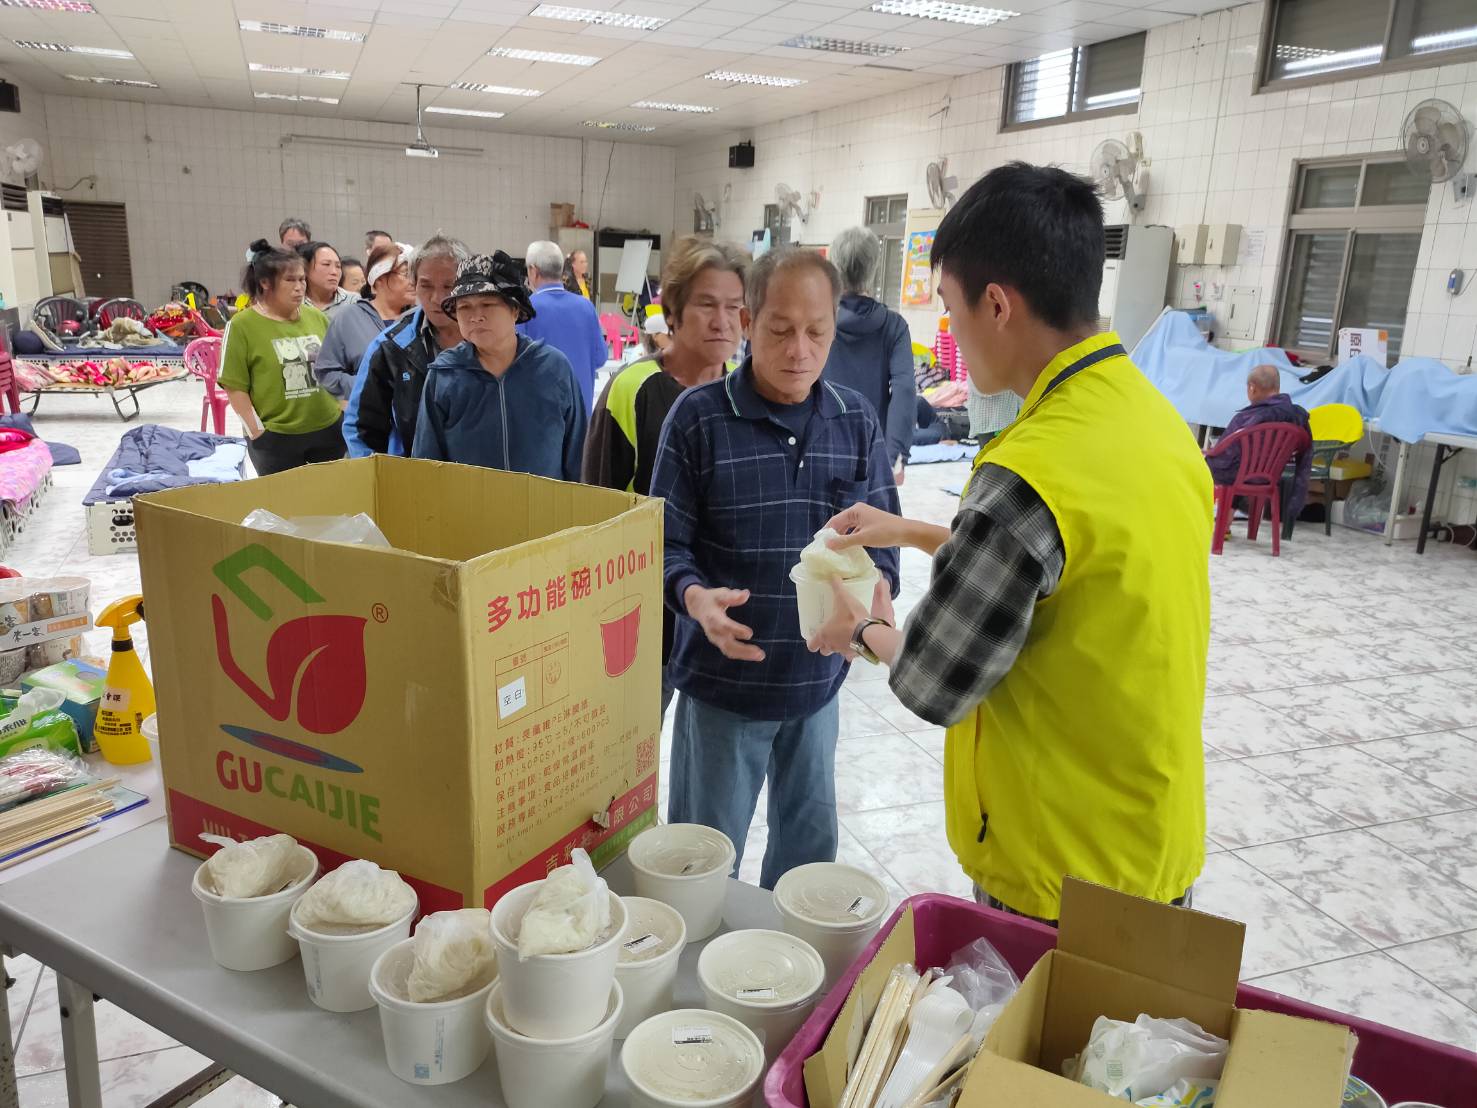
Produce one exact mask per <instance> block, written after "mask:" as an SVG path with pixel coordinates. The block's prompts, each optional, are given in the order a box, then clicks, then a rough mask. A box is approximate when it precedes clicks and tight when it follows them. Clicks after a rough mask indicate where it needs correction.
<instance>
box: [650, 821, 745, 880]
mask: <svg viewBox="0 0 1477 1108" xmlns="http://www.w3.org/2000/svg"><path fill="white" fill-rule="evenodd" d="M630 854H631V861H632V862H634V863H635V864H637V865H639V866H641V867H642V868H643V869H648V870H651V871H652V872H653V873H660V874H663V875H665V876H667V877H701V876H703V875H704V874H709V873H712V872H713V871H714V870H717V869H725V870H726V869H728V868H729V867H731V866H732V865H733V855H734V850H733V844H732V843H731V842H729V841H728V836H727V835H725V834H723V832H721V831H715V830H714V829H713V828H711V827H703V826H701V825H700V824H696V823H669V824H666V825H665V826H662V827H653V828H650V829H649V830H646V831H643V832H641V834H639V835H637V836H636V838H635V840H634V841H633V842H632V843H631V847H630Z"/></svg>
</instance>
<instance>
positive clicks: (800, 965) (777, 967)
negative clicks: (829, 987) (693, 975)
mask: <svg viewBox="0 0 1477 1108" xmlns="http://www.w3.org/2000/svg"><path fill="white" fill-rule="evenodd" d="M698 976H699V977H700V978H701V979H702V980H703V982H704V983H705V984H706V985H707V986H708V987H709V988H711V989H712V990H713V991H714V992H718V993H722V994H723V995H725V996H728V997H731V998H733V999H734V1000H736V1001H738V1002H739V1003H741V1004H753V1005H757V1006H759V1007H774V1006H779V1005H786V1004H794V1003H796V1002H797V1001H803V1000H807V999H809V998H810V997H812V996H814V995H815V993H816V991H817V990H819V989H820V987H821V984H822V983H823V982H824V981H825V977H826V964H825V963H824V962H822V961H821V956H820V955H819V954H817V953H816V952H815V948H814V947H813V946H811V945H810V944H809V943H807V942H806V941H805V940H804V939H797V938H796V937H795V936H794V935H787V934H785V933H784V932H783V931H757V930H756V931H730V932H729V933H728V934H726V935H720V936H719V937H718V938H716V939H714V940H713V941H712V942H710V943H709V944H708V945H707V947H706V948H705V949H704V950H703V953H702V956H701V957H700V958H699V959H698Z"/></svg>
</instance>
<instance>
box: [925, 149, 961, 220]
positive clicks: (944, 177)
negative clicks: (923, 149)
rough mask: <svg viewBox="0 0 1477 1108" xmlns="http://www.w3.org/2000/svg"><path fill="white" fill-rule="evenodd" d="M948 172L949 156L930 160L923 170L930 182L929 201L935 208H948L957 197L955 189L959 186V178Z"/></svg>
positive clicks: (926, 179)
mask: <svg viewBox="0 0 1477 1108" xmlns="http://www.w3.org/2000/svg"><path fill="white" fill-rule="evenodd" d="M948 173H949V159H948V158H940V159H939V160H938V161H936V162H929V163H928V166H927V168H926V169H924V171H923V178H924V180H925V181H927V182H928V202H929V203H930V204H932V205H933V206H934V207H935V208H939V209H943V208H948V207H950V206H951V205H952V204H953V203H954V201H955V199H956V197H955V195H954V190H955V189H957V188H958V187H959V178H958V177H950V176H948Z"/></svg>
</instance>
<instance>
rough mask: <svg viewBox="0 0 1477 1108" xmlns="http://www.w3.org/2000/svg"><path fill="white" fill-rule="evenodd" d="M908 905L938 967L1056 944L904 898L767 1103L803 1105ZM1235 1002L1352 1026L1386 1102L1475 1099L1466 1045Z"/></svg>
mask: <svg viewBox="0 0 1477 1108" xmlns="http://www.w3.org/2000/svg"><path fill="white" fill-rule="evenodd" d="M909 906H911V907H912V909H913V932H914V939H915V941H916V943H917V948H918V958H919V961H920V962H921V963H922V968H928V967H934V966H943V965H945V964H946V963H947V962H948V961H949V959H950V957H952V956H953V954H954V952H955V951H956V950H958V949H959V948H960V947H962V946H965V945H966V944H968V943H972V942H974V940H975V939H979V938H985V939H989V940H990V942H992V943H994V944H995V948H996V949H997V950H998V951H1000V954H1001V956H1002V957H1004V958H1005V960H1006V961H1007V962H1009V963H1010V966H1011V968H1012V969H1013V970H1015V972H1016V973H1017V974H1019V975H1020V976H1021V977H1024V976H1025V975H1026V973H1027V972H1028V971H1029V970H1030V969H1031V967H1032V966H1034V965H1035V964H1036V960H1037V959H1038V958H1040V957H1041V955H1043V954H1045V953H1046V952H1047V951H1048V950H1051V949H1052V948H1053V947H1055V946H1056V931H1055V930H1054V929H1053V928H1050V927H1046V926H1045V925H1043V924H1039V923H1033V922H1032V921H1031V920H1026V919H1021V918H1020V917H1018V916H1012V915H1009V914H1008V913H1005V912H997V911H994V910H993V909H990V908H982V907H980V906H979V905H977V904H973V903H971V902H969V901H967V900H960V899H958V898H957V897H952V896H944V895H942V894H940V893H924V894H922V895H920V896H914V897H909V898H908V899H907V900H905V901H904V902H903V903H902V904H901V905H899V906H898V909H897V911H896V912H894V913H893V914H892V918H891V919H889V920H888V921H887V922H886V923H885V924H883V926H882V928H881V930H879V931H878V932H877V935H876V936H875V937H874V938H873V940H872V942H871V944H870V945H869V946H868V947H867V949H866V950H864V951H863V952H862V954H861V957H859V958H858V959H857V960H856V961H855V962H854V963H852V966H851V968H850V969H848V970H847V971H846V973H845V974H844V975H843V976H842V977H841V979H840V980H839V981H837V982H836V985H835V987H834V988H833V989H832V990H831V991H830V993H828V994H827V996H826V998H825V999H824V1000H823V1001H821V1003H820V1004H818V1005H816V1008H815V1011H814V1012H812V1013H811V1016H810V1019H808V1020H806V1021H805V1024H804V1026H802V1027H801V1028H800V1030H799V1031H798V1032H796V1033H795V1037H794V1038H793V1039H792V1040H791V1041H790V1045H789V1046H788V1047H786V1048H785V1050H784V1052H783V1053H782V1054H781V1055H780V1056H779V1057H778V1058H776V1059H775V1062H774V1065H773V1066H771V1067H770V1070H769V1076H768V1078H766V1079H765V1082H764V1099H765V1103H766V1104H768V1105H769V1106H770V1108H805V1105H806V1099H805V1076H804V1066H805V1060H806V1059H807V1058H809V1057H810V1056H811V1055H812V1054H814V1053H815V1052H816V1051H817V1050H819V1049H820V1047H821V1043H823V1042H824V1041H825V1038H826V1034H827V1033H828V1032H829V1031H830V1030H831V1025H832V1024H833V1023H835V1022H836V1015H837V1013H838V1012H840V1011H841V1005H842V1004H844V1003H845V1001H846V998H847V996H848V995H850V993H851V987H852V985H853V984H854V983H855V982H856V979H857V976H858V975H859V974H860V973H861V971H862V967H864V966H865V965H866V964H867V963H868V962H870V961H871V960H872V958H873V956H874V955H875V954H876V953H877V949H878V947H880V946H881V945H882V942H883V940H884V939H885V938H886V937H887V936H888V934H889V933H890V932H891V931H892V928H893V926H894V925H895V924H896V923H897V921H898V919H899V918H900V917H901V916H902V913H903V909H904V908H906V907H909ZM1236 1003H1237V1005H1238V1006H1240V1007H1242V1008H1260V1009H1266V1010H1268V1011H1272V1012H1282V1013H1284V1014H1286V1015H1290V1016H1302V1017H1305V1018H1308V1019H1318V1020H1326V1021H1328V1022H1330V1023H1342V1024H1344V1025H1345V1026H1347V1027H1350V1028H1353V1030H1354V1032H1355V1034H1357V1035H1358V1036H1359V1049H1358V1051H1357V1052H1356V1053H1355V1055H1354V1074H1355V1076H1357V1077H1361V1078H1363V1079H1364V1080H1365V1081H1367V1082H1368V1083H1369V1084H1370V1085H1371V1086H1373V1087H1374V1088H1375V1089H1376V1090H1377V1091H1378V1092H1379V1093H1380V1094H1381V1095H1382V1096H1383V1097H1384V1098H1385V1099H1386V1100H1387V1101H1388V1102H1389V1103H1391V1104H1394V1103H1396V1102H1397V1101H1402V1100H1417V1101H1426V1102H1428V1103H1431V1104H1438V1105H1441V1106H1442V1108H1472V1106H1473V1105H1477V1054H1473V1053H1472V1052H1470V1051H1466V1050H1462V1049H1460V1048H1459V1047H1454V1046H1447V1045H1446V1044H1444V1043H1437V1042H1433V1041H1432V1040H1430V1039H1423V1038H1421V1037H1420V1036H1418V1035H1411V1034H1408V1033H1406V1032H1404V1031H1397V1030H1396V1029H1395V1028H1393V1027H1385V1026H1383V1025H1381V1024H1378V1023H1371V1022H1369V1021H1368V1020H1363V1019H1359V1018H1358V1017H1357V1016H1346V1015H1342V1014H1340V1013H1338V1012H1331V1011H1329V1010H1328V1009H1326V1008H1319V1007H1318V1006H1317V1005H1313V1004H1305V1003H1304V1002H1302V1001H1300V1000H1294V999H1292V998H1291V997H1287V996H1282V995H1281V994H1280V993H1271V992H1268V991H1267V990H1265V989H1258V988H1254V987H1253V986H1251V985H1242V986H1240V987H1239V988H1238V989H1237V990H1236Z"/></svg>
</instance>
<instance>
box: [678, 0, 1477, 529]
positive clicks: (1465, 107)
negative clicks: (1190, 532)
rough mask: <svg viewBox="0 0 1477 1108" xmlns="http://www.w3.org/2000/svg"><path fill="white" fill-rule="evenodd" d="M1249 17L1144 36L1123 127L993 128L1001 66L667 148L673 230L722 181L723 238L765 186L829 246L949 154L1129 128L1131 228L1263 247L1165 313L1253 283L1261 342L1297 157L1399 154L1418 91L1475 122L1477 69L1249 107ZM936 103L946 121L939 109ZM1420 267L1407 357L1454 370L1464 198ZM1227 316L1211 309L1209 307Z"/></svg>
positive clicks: (1274, 97) (1472, 499)
mask: <svg viewBox="0 0 1477 1108" xmlns="http://www.w3.org/2000/svg"><path fill="white" fill-rule="evenodd" d="M1262 12H1263V6H1262V4H1260V3H1253V4H1244V5H1242V6H1239V7H1234V8H1229V9H1226V10H1223V11H1218V12H1213V13H1211V14H1209V15H1205V16H1201V17H1197V18H1191V19H1185V20H1182V21H1180V22H1177V23H1170V24H1166V25H1165V26H1163V27H1159V28H1157V29H1155V30H1151V31H1149V32H1148V41H1147V46H1146V49H1145V58H1144V75H1143V90H1144V93H1143V100H1142V103H1141V106H1140V110H1139V111H1138V112H1137V113H1136V114H1134V115H1119V116H1110V117H1107V118H1104V119H1100V120H1094V121H1090V122H1082V123H1071V124H1059V125H1056V126H1050V127H1042V128H1036V129H1032V130H1026V131H1014V132H1009V133H1001V131H1000V115H1001V94H1002V88H1003V82H1004V76H1005V71H1004V68H1003V67H997V68H994V69H988V70H984V71H981V72H978V73H972V74H967V75H964V76H960V77H955V78H953V79H950V80H942V81H939V82H938V83H937V84H933V85H927V86H924V87H922V88H918V89H914V90H912V91H909V92H907V93H905V94H903V95H901V96H897V97H888V98H878V99H875V100H864V101H859V102H857V103H854V104H850V105H847V106H845V107H840V108H834V109H830V110H827V111H824V112H818V113H812V114H809V115H804V116H797V117H795V118H792V119H786V120H783V121H781V122H779V123H774V124H768V125H765V126H761V127H758V128H755V129H753V130H751V131H745V132H738V131H734V132H730V133H728V134H724V135H719V136H714V137H712V138H708V139H705V140H703V141H701V142H695V143H692V144H690V145H687V146H684V147H681V148H680V149H679V150H678V152H677V187H676V190H675V198H674V199H675V205H676V210H675V212H674V214H673V225H674V226H675V227H676V228H677V229H678V230H679V231H680V230H686V229H689V228H691V226H692V223H691V219H692V216H691V202H692V194H693V192H694V191H698V192H701V193H702V194H703V195H704V196H705V197H706V198H708V199H709V200H712V199H715V198H717V197H719V196H722V195H723V191H724V188H725V187H729V188H730V194H729V199H728V202H727V203H726V204H725V205H724V207H723V211H722V218H723V233H727V234H729V235H731V236H732V237H734V238H736V239H739V240H740V241H747V239H748V235H749V231H750V230H752V229H753V228H755V227H759V226H762V217H763V205H764V204H765V203H768V202H772V201H773V197H774V186H775V184H776V183H777V182H780V181H783V182H785V183H786V184H789V185H791V186H793V187H794V188H797V189H799V190H800V191H801V192H808V191H810V190H812V189H814V190H817V191H818V192H819V193H820V201H821V202H820V204H819V205H818V206H817V207H816V209H815V210H814V212H813V213H812V216H811V219H810V222H809V225H808V226H807V227H806V228H805V230H804V232H803V235H802V239H803V241H804V242H806V243H823V242H828V241H829V240H830V239H831V238H832V236H834V235H835V234H836V232H838V231H840V230H841V229H842V228H844V227H847V226H850V225H852V224H854V223H858V222H860V221H861V219H862V217H863V212H864V198H865V197H867V196H875V195H880V194H884V193H898V192H907V193H908V194H909V200H910V206H912V207H918V208H925V207H928V206H929V203H928V192H927V187H926V185H925V184H924V167H925V166H926V165H927V163H928V162H930V161H932V160H934V159H935V158H938V157H940V156H947V157H948V159H949V170H950V172H951V173H954V174H956V175H957V176H958V177H959V179H960V181H961V186H967V185H968V184H969V183H970V182H971V181H973V180H975V179H976V178H977V177H979V176H980V175H981V174H983V173H984V172H986V171H987V170H989V169H991V168H993V167H994V166H997V165H1000V164H1001V163H1003V162H1006V161H1009V160H1011V159H1014V158H1021V159H1024V160H1026V161H1031V162H1040V163H1057V164H1060V165H1063V166H1065V167H1066V168H1068V169H1072V170H1076V171H1078V172H1081V171H1083V170H1085V169H1086V165H1087V159H1088V157H1089V156H1090V155H1091V153H1092V150H1093V148H1094V147H1095V146H1096V145H1097V143H1098V142H1100V141H1101V140H1103V139H1105V138H1110V137H1113V138H1120V139H1121V138H1123V137H1124V136H1125V135H1126V134H1127V133H1128V132H1130V131H1135V130H1137V131H1139V132H1141V133H1142V135H1143V140H1144V151H1145V153H1146V154H1147V155H1148V157H1149V158H1150V159H1151V163H1152V164H1151V165H1150V166H1149V167H1148V173H1149V179H1150V186H1149V190H1148V204H1147V207H1146V209H1145V212H1144V214H1143V215H1142V216H1141V217H1140V218H1141V219H1143V220H1145V221H1147V222H1149V223H1160V224H1168V225H1170V226H1174V225H1176V224H1181V223H1202V222H1204V223H1220V222H1229V223H1239V224H1241V225H1242V226H1243V228H1244V229H1245V230H1247V231H1253V232H1261V233H1263V234H1264V236H1265V248H1264V252H1263V254H1262V258H1261V260H1260V262H1257V263H1255V264H1247V265H1242V266H1229V267H1206V266H1186V267H1178V268H1176V270H1175V271H1174V272H1173V273H1172V274H1171V279H1170V288H1169V289H1168V298H1169V302H1170V303H1171V304H1173V305H1175V306H1176V307H1185V306H1189V305H1192V304H1195V303H1198V302H1199V301H1197V300H1196V298H1195V295H1194V282H1196V281H1201V282H1203V283H1204V286H1205V293H1206V295H1207V296H1209V294H1210V292H1211V289H1210V284H1211V282H1215V283H1219V284H1222V285H1224V286H1226V287H1227V288H1229V287H1231V286H1236V285H1251V286H1254V287H1256V288H1258V289H1259V290H1260V297H1259V311H1258V317H1257V330H1256V334H1257V336H1258V338H1259V339H1266V338H1267V337H1269V335H1270V331H1271V326H1272V311H1273V306H1274V298H1275V294H1276V285H1277V275H1278V267H1279V262H1280V257H1281V249H1282V242H1283V238H1284V235H1285V231H1286V212H1287V205H1288V193H1289V189H1290V186H1291V182H1292V168H1293V163H1294V161H1295V160H1296V159H1299V158H1309V157H1323V156H1329V155H1342V154H1362V153H1367V152H1371V151H1393V150H1397V149H1399V142H1398V134H1399V130H1400V125H1401V123H1402V122H1403V120H1404V118H1405V115H1406V113H1407V112H1408V111H1409V110H1410V108H1411V107H1413V106H1414V105H1415V104H1416V103H1417V102H1419V101H1420V100H1423V99H1425V98H1427V97H1430V96H1439V97H1442V98H1443V99H1446V100H1449V101H1451V102H1452V103H1453V104H1455V105H1457V107H1459V108H1460V109H1461V110H1462V111H1463V113H1464V114H1465V115H1466V117H1467V119H1468V120H1469V121H1477V64H1463V65H1447V66H1433V67H1432V68H1430V69H1423V70H1417V71H1415V72H1413V73H1405V74H1397V75H1392V76H1388V77H1370V78H1364V79H1357V78H1351V79H1350V80H1347V81H1340V82H1337V83H1331V84H1325V85H1319V86H1316V87H1314V88H1304V89H1298V90H1295V91H1285V92H1273V93H1265V94H1260V95H1258V94H1255V93H1254V92H1253V80H1254V72H1253V71H1254V70H1255V67H1256V53H1257V36H1258V34H1259V33H1260V29H1261V24H1262ZM774 95H776V96H783V95H784V93H783V91H781V90H776V91H775V93H774ZM946 104H947V105H948V112H947V114H939V113H940V109H941V108H943V107H944V106H945V105H946ZM740 138H750V139H752V140H753V142H754V144H755V147H756V157H755V167H754V168H753V169H750V170H741V169H733V170H730V169H729V168H728V162H727V148H728V146H729V145H731V144H732V143H734V142H737V141H739V139H740ZM1469 161H1470V164H1469V165H1468V168H1469V169H1477V152H1474V153H1473V154H1472V155H1471V157H1470V159H1469ZM1124 207H1125V205H1124V204H1123V202H1122V201H1115V202H1110V203H1109V204H1108V212H1107V216H1108V219H1109V221H1110V222H1115V221H1126V220H1127V214H1126V212H1125V211H1124ZM1417 264H1418V268H1417V270H1416V273H1415V279H1414V281H1413V283H1412V284H1413V287H1412V290H1411V301H1410V308H1409V313H1410V314H1409V317H1408V319H1407V336H1408V337H1407V340H1406V346H1405V352H1406V353H1407V354H1411V355H1423V356H1427V357H1433V358H1440V359H1442V360H1444V361H1445V362H1446V363H1447V364H1448V365H1450V366H1452V367H1453V368H1457V367H1461V366H1463V365H1465V364H1466V363H1468V361H1469V360H1472V359H1474V352H1477V338H1474V336H1477V293H1469V294H1467V295H1464V296H1461V297H1459V298H1457V299H1455V300H1451V299H1449V298H1448V297H1447V296H1446V293H1445V291H1444V289H1445V282H1446V274H1447V272H1448V271H1449V270H1450V269H1451V268H1452V267H1453V266H1461V267H1462V268H1463V269H1465V270H1467V271H1468V272H1469V273H1474V274H1477V204H1474V203H1468V204H1466V205H1463V206H1460V207H1458V206H1455V205H1453V203H1452V199H1451V190H1450V186H1448V185H1438V186H1433V188H1432V189H1431V197H1430V202H1429V206H1428V209H1427V213H1426V222H1425V231H1424V236H1423V240H1422V248H1421V255H1420V260H1419V262H1418V263H1417ZM1223 304H1224V301H1222V302H1220V303H1217V302H1214V301H1211V302H1209V303H1208V305H1207V306H1208V307H1210V308H1211V309H1212V311H1215V310H1217V309H1218V308H1219V307H1221V306H1222V305H1223ZM905 314H906V315H907V316H908V320H909V323H910V324H911V325H912V327H913V331H914V334H915V336H916V337H918V338H919V339H920V340H926V339H927V338H931V336H932V335H933V332H934V330H935V320H936V318H937V316H936V313H935V312H930V311H922V312H909V313H905ZM1243 345H1244V344H1243ZM1471 453H1473V452H1471V451H1469V452H1468V454H1469V455H1470V454H1471ZM1428 465H1429V462H1428V461H1425V462H1422V463H1421V464H1419V465H1417V466H1416V467H1414V468H1415V471H1416V472H1417V474H1418V475H1419V477H1418V480H1419V483H1420V487H1419V489H1415V488H1412V489H1411V490H1410V491H1411V494H1412V495H1416V496H1417V497H1418V498H1424V493H1425V485H1424V481H1425V475H1426V474H1427V473H1428V472H1429V469H1428ZM1446 469H1447V476H1445V477H1443V487H1445V486H1447V485H1449V486H1451V492H1450V497H1451V503H1450V512H1451V514H1452V516H1453V517H1454V518H1457V519H1459V520H1465V521H1470V520H1471V519H1473V518H1477V488H1471V487H1462V486H1461V484H1460V479H1461V478H1464V477H1467V478H1469V477H1473V476H1477V458H1472V457H1468V456H1463V457H1461V458H1459V459H1458V460H1457V461H1455V462H1453V463H1452V464H1450V465H1448V466H1447V467H1446Z"/></svg>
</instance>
